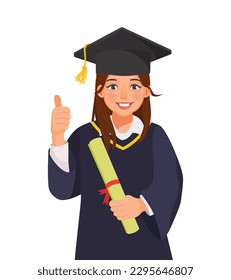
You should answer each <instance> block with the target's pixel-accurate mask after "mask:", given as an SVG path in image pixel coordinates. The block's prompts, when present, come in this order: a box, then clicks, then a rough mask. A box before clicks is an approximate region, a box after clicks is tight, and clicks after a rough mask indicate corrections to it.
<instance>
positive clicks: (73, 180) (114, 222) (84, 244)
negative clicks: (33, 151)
mask: <svg viewBox="0 0 231 280" xmlns="http://www.w3.org/2000/svg"><path fill="white" fill-rule="evenodd" d="M84 53H85V55H84ZM170 53H171V51H170V50H168V49H166V48H164V47H163V46H160V45H158V44H156V43H154V42H151V41H149V40H147V39H145V38H143V37H141V36H139V35H137V34H135V33H133V32H131V31H128V30H126V29H124V28H120V29H118V30H116V31H114V32H112V33H110V34H109V35H107V36H105V37H103V38H101V39H100V40H98V41H96V42H94V43H92V44H90V45H89V46H88V47H87V57H88V59H87V60H89V61H91V62H95V63H96V72H97V76H96V87H95V100H94V107H93V116H92V122H91V123H88V124H85V125H83V126H81V127H80V128H78V129H77V130H76V131H74V133H73V134H72V135H71V137H70V138H69V139H68V142H66V141H65V139H64V132H65V130H66V129H67V128H68V125H69V119H70V110H69V109H68V108H67V107H63V106H62V104H61V99H60V97H59V96H56V97H55V105H56V108H55V109H54V110H53V113H52V123H51V131H52V141H53V144H52V147H51V149H50V154H49V173H48V174H49V188H50V191H51V193H52V194H53V195H54V196H55V197H57V198H58V199H69V198H73V197H75V196H77V195H80V194H81V207H80V218H79V227H78V238H77V246H76V256H75V258H76V259H111V260H112V259H120V260H122V259H140V260H141V259H152V260H154V259H172V255H171V251H170V248H169V243H168V239H167V233H168V231H169V229H170V227H171V225H172V222H173V220H174V218H175V215H176V213H177V210H178V207H179V204H180V199H181V191H182V173H181V168H180V165H179V162H178V160H177V157H176V155H175V152H174V150H173V147H172V145H171V143H170V141H169V139H168V137H167V135H166V134H165V132H164V130H163V129H162V128H161V127H160V126H158V125H156V124H154V123H151V124H150V118H151V109H150V94H151V95H154V94H153V92H152V90H151V88H150V79H149V72H150V62H151V61H153V60H156V59H158V58H160V57H163V56H166V55H168V54H170ZM75 56H77V57H80V58H83V57H84V60H85V61H86V48H84V49H81V50H80V51H78V52H76V53H75ZM96 137H102V139H103V142H104V144H105V147H106V149H107V151H108V154H109V156H110V159H111V161H112V163H113V165H114V168H115V170H116V173H117V174H118V176H119V179H120V182H121V184H122V187H123V189H124V191H125V193H126V194H127V195H126V196H125V197H124V198H123V199H121V200H113V201H110V203H109V207H107V206H105V205H104V203H103V199H102V196H100V195H99V189H100V188H103V181H102V178H101V176H100V173H99V171H98V169H97V167H96V165H95V163H94V160H93V158H92V156H91V153H90V151H89V148H88V143H89V142H90V141H91V140H92V139H94V138H96ZM131 218H136V221H137V223H138V225H139V230H138V231H137V232H136V233H134V234H129V235H128V234H126V233H125V232H124V229H123V227H122V226H121V223H120V221H121V220H127V219H131Z"/></svg>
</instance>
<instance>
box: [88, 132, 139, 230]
mask: <svg viewBox="0 0 231 280" xmlns="http://www.w3.org/2000/svg"><path fill="white" fill-rule="evenodd" d="M88 147H89V149H90V151H91V154H92V156H93V158H94V160H95V163H96V165H97V167H98V170H99V172H100V174H101V176H102V179H103V181H104V184H105V185H106V187H107V190H108V192H109V195H110V197H111V199H112V200H119V199H122V198H123V197H124V196H125V194H124V191H123V188H122V186H121V184H120V182H119V180H118V176H117V175H116V172H115V169H114V167H113V165H112V162H111V160H110V158H109V156H108V153H107V150H106V148H105V146H104V144H103V141H102V139H101V138H100V137H98V138H95V139H93V140H91V141H90V142H89V144H88ZM121 222H122V225H123V227H124V229H125V232H126V233H127V234H131V233H135V232H136V231H138V230H139V226H138V224H137V222H136V220H135V219H129V220H124V221H121Z"/></svg>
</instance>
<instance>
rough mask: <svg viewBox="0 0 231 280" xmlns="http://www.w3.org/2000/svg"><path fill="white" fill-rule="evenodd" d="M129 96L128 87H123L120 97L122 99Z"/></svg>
mask: <svg viewBox="0 0 231 280" xmlns="http://www.w3.org/2000/svg"><path fill="white" fill-rule="evenodd" d="M127 97H128V92H127V90H126V88H121V91H120V98H121V99H127Z"/></svg>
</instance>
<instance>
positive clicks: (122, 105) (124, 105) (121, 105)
mask: <svg viewBox="0 0 231 280" xmlns="http://www.w3.org/2000/svg"><path fill="white" fill-rule="evenodd" d="M116 104H117V105H118V106H119V108H120V109H128V108H130V107H131V105H132V104H133V102H116Z"/></svg>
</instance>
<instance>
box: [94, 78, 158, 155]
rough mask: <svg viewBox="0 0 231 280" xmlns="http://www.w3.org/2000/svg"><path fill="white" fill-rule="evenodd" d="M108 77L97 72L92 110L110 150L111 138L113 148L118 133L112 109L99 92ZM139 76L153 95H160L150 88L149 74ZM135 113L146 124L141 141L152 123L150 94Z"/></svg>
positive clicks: (106, 145)
mask: <svg viewBox="0 0 231 280" xmlns="http://www.w3.org/2000/svg"><path fill="white" fill-rule="evenodd" d="M107 77H108V75H106V74H97V76H96V82H95V99H94V105H93V112H92V121H94V120H96V121H97V122H98V125H99V127H100V130H101V134H102V137H103V141H104V144H105V147H106V149H107V150H109V148H110V139H112V141H113V148H115V146H116V134H115V130H114V127H113V124H112V122H111V118H110V115H111V114H112V111H111V110H110V109H109V108H108V107H107V106H106V104H105V102H104V99H103V98H101V97H99V96H98V93H100V92H101V90H102V89H103V87H104V85H105V83H106V80H107ZM139 78H140V81H141V83H142V85H143V86H144V87H147V88H148V89H149V90H150V93H151V95H152V96H159V95H156V94H154V93H153V91H152V89H151V88H150V77H149V74H142V75H139ZM97 89H98V90H97ZM133 114H134V115H136V116H137V117H138V118H140V119H141V121H142V122H143V125H144V128H143V131H142V134H141V137H140V139H139V142H141V141H143V140H144V138H145V136H146V134H147V131H148V127H149V125H150V120H151V105H150V98H149V96H148V97H146V98H144V101H143V103H142V105H141V106H140V108H139V109H138V110H137V111H136V112H134V113H133ZM110 135H111V136H110Z"/></svg>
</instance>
